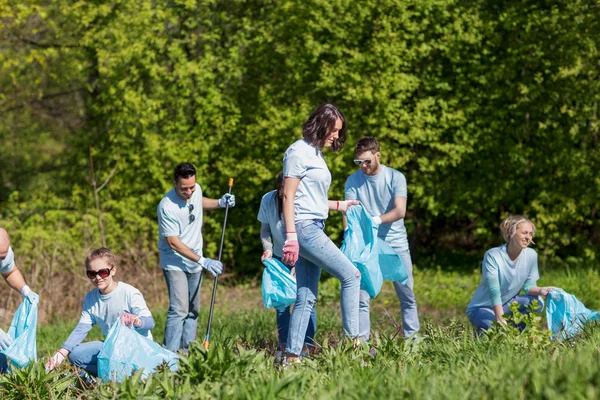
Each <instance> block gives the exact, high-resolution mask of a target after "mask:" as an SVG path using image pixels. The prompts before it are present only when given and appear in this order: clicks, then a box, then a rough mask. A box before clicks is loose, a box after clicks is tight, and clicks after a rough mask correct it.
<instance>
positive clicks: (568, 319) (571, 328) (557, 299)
mask: <svg viewBox="0 0 600 400" xmlns="http://www.w3.org/2000/svg"><path fill="white" fill-rule="evenodd" d="M546 320H547V321H548V329H550V330H551V331H552V336H553V337H558V338H560V339H562V340H564V339H569V338H572V337H574V336H576V335H577V334H578V333H579V332H581V330H582V329H583V325H585V324H586V323H587V322H588V321H599V320H600V313H599V312H598V311H593V310H589V309H587V308H586V307H585V306H584V305H583V303H582V302H581V301H579V300H578V299H577V297H575V296H573V295H572V294H569V293H567V292H565V291H564V290H562V289H552V290H550V293H548V297H547V299H546Z"/></svg>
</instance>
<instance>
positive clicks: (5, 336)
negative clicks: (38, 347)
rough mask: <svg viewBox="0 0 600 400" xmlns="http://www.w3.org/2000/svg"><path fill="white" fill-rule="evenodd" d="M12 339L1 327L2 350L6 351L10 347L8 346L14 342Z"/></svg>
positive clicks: (0, 346) (0, 348)
mask: <svg viewBox="0 0 600 400" xmlns="http://www.w3.org/2000/svg"><path fill="white" fill-rule="evenodd" d="M12 342H13V341H12V339H11V338H10V336H8V333H6V332H4V331H3V330H2V329H0V350H2V351H4V350H6V349H8V346H10V345H11V344H12Z"/></svg>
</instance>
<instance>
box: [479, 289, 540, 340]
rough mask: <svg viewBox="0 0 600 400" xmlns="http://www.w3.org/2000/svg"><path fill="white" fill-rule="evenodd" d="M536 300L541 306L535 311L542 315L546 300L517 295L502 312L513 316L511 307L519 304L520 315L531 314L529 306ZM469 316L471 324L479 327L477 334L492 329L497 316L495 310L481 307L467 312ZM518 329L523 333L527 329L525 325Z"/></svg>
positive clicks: (504, 306) (519, 326) (505, 305)
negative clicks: (513, 304)
mask: <svg viewBox="0 0 600 400" xmlns="http://www.w3.org/2000/svg"><path fill="white" fill-rule="evenodd" d="M534 300H537V301H538V304H539V307H538V308H537V309H535V310H534V311H535V312H536V313H541V312H542V310H543V309H544V300H543V299H542V298H541V297H540V296H529V295H527V296H519V295H517V296H515V297H513V298H512V299H510V300H509V301H508V303H506V304H504V305H503V306H502V312H503V313H504V314H508V315H512V312H511V311H510V305H511V304H512V303H515V302H516V303H518V304H519V312H520V313H522V314H526V313H529V305H530V304H531V302H532V301H534ZM467 316H468V317H469V321H471V323H472V324H473V325H475V327H477V333H481V332H483V331H486V330H488V329H490V327H491V326H492V322H494V321H496V314H494V309H493V308H491V307H479V308H473V309H470V310H467ZM518 328H519V330H521V331H523V329H525V325H524V324H519V325H518Z"/></svg>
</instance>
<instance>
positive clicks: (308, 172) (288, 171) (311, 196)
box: [283, 139, 331, 221]
mask: <svg viewBox="0 0 600 400" xmlns="http://www.w3.org/2000/svg"><path fill="white" fill-rule="evenodd" d="M283 175H284V176H285V177H289V178H298V179H300V184H299V185H298V190H297V191H296V197H295V198H294V210H295V218H294V219H295V221H301V220H306V219H327V217H328V216H329V205H328V203H327V201H328V197H327V192H328V191H329V186H330V185H331V173H330V172H329V168H328V167H327V164H326V163H325V159H324V158H323V152H322V151H321V149H320V148H319V147H317V146H314V145H311V144H309V143H308V142H307V141H306V140H304V139H300V140H297V141H296V142H294V143H293V144H292V145H291V146H290V147H288V149H287V150H286V152H285V154H284V155H283Z"/></svg>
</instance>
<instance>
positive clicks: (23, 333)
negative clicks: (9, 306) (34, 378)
mask: <svg viewBox="0 0 600 400" xmlns="http://www.w3.org/2000/svg"><path fill="white" fill-rule="evenodd" d="M37 317H38V300H35V301H33V302H31V301H30V300H29V299H27V298H26V299H24V300H23V301H22V302H21V305H19V307H18V308H17V311H15V315H14V316H13V319H12V322H11V324H10V327H9V328H8V332H7V333H8V335H9V336H10V338H11V339H12V340H13V343H12V344H11V345H10V346H8V348H7V349H6V350H4V351H1V352H0V354H4V355H5V356H6V358H7V359H8V361H10V363H12V364H13V365H16V366H18V367H19V368H21V367H24V366H26V365H27V364H29V363H30V362H31V361H37V346H36V342H35V340H36V328H37Z"/></svg>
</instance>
